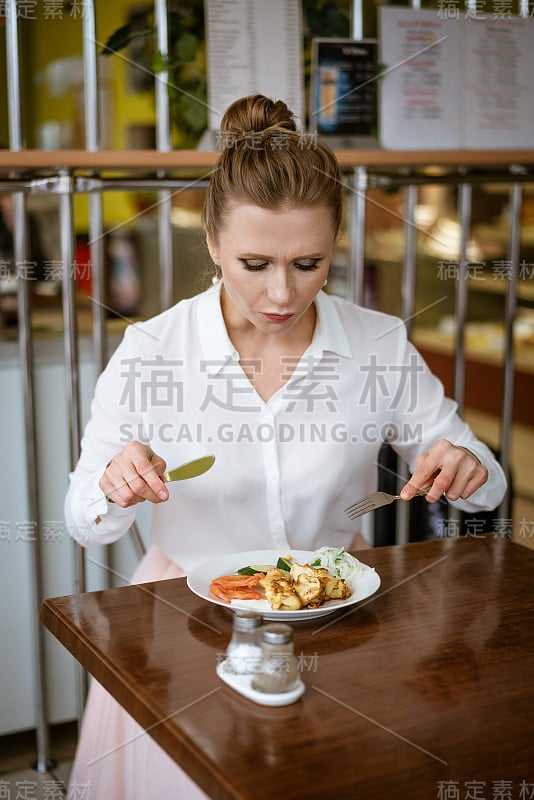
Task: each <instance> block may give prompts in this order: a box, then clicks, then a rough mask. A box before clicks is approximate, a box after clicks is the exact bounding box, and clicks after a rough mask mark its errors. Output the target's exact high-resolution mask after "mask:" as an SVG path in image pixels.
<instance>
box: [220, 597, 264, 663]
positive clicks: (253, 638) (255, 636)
mask: <svg viewBox="0 0 534 800" xmlns="http://www.w3.org/2000/svg"><path fill="white" fill-rule="evenodd" d="M261 623H262V617H261V615H260V614H251V613H250V612H248V611H235V612H234V627H233V630H232V638H231V639H230V642H229V644H228V647H227V649H226V669H227V670H228V672H234V673H236V674H238V675H245V674H250V673H254V672H256V671H257V670H258V668H259V666H260V664H261V660H262V649H261V644H260V637H259V631H260V627H261Z"/></svg>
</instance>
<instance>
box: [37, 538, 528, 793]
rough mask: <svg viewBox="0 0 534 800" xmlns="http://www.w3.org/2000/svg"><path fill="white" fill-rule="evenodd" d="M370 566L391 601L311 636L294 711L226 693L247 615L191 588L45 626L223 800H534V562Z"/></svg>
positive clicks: (62, 611)
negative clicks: (237, 623) (226, 675)
mask: <svg viewBox="0 0 534 800" xmlns="http://www.w3.org/2000/svg"><path fill="white" fill-rule="evenodd" d="M359 556H360V558H362V560H364V561H366V562H367V563H369V564H372V565H374V566H375V567H376V569H377V571H378V573H379V574H380V576H381V579H382V585H381V587H380V589H379V591H378V592H377V593H376V595H375V596H374V597H373V598H370V599H368V600H367V601H363V602H362V603H360V604H359V605H358V606H356V607H355V610H353V611H351V612H350V613H346V614H345V615H343V613H337V614H335V615H332V616H327V617H323V618H320V619H317V620H315V621H308V622H306V623H296V624H295V625H294V629H295V650H296V653H297V655H298V656H299V657H300V661H301V668H302V677H303V679H304V681H305V683H306V687H307V688H306V692H305V694H304V696H303V697H302V698H301V700H300V701H299V702H297V703H295V704H293V705H290V706H286V707H283V708H266V707H263V706H258V705H255V704H253V703H252V702H250V701H248V700H246V699H245V698H243V697H241V696H240V695H238V694H237V693H235V692H234V691H233V690H232V689H230V688H229V687H227V686H226V685H225V684H223V683H222V682H221V681H220V680H219V679H218V678H217V676H216V674H215V667H216V663H217V659H220V658H221V657H222V655H223V653H224V650H225V647H226V645H227V642H228V639H229V636H230V630H231V620H230V614H229V612H228V611H227V610H226V609H224V608H221V607H219V606H215V605H212V604H210V603H207V602H204V601H202V600H201V599H199V598H198V597H196V596H195V595H194V594H192V593H191V592H190V591H189V589H188V588H187V586H186V583H185V580H184V579H177V580H168V581H159V582H155V583H148V584H144V585H142V586H127V587H121V588H118V589H108V590H105V591H100V592H92V593H87V594H82V595H75V596H72V597H60V598H55V599H50V600H46V602H45V603H44V604H43V607H42V612H41V619H42V622H43V623H44V624H45V625H46V627H47V628H49V630H50V631H52V633H53V634H54V635H55V636H56V637H57V638H58V639H59V640H60V641H61V642H62V643H63V644H64V645H65V647H67V649H68V650H70V652H71V653H72V654H73V655H74V656H75V657H76V658H77V659H78V660H79V661H80V662H81V663H82V664H83V665H84V666H85V667H86V668H87V669H88V670H89V672H91V673H92V674H93V675H94V676H95V677H96V678H97V679H98V680H99V681H100V682H101V683H102V684H103V685H104V686H105V687H106V688H107V689H108V690H109V691H110V692H111V693H112V694H113V695H114V696H115V697H116V698H117V700H118V701H119V702H120V703H121V704H122V705H123V706H124V707H125V708H126V709H127V710H128V711H129V712H130V714H131V715H132V716H133V717H134V718H135V719H136V720H137V721H138V722H139V723H140V724H141V725H142V726H143V727H144V728H145V729H146V730H148V731H149V733H150V735H151V736H153V737H154V739H156V741H158V742H159V743H160V745H161V746H162V747H163V748H164V749H165V750H166V751H167V752H168V753H169V754H170V755H171V756H172V758H174V759H175V760H176V761H177V762H178V763H179V764H181V766H182V767H183V768H184V769H185V770H186V771H187V772H188V773H189V774H190V775H191V777H192V778H193V779H194V780H195V781H197V783H198V784H199V785H200V786H201V787H202V788H203V789H204V791H206V792H207V793H208V794H209V795H211V796H212V797H213V798H216V799H217V800H219V798H220V799H224V800H227V798H232V799H235V798H239V800H245V798H247V800H248V799H249V798H250V800H262V798H265V800H267V798H269V800H272V798H273V797H281V798H282V797H284V798H291V800H296V798H310V799H313V798H316V799H317V800H324V798H327V797H331V798H350V799H351V800H352V798H358V800H364V799H367V798H369V800H381V799H382V798H395V800H404V799H406V800H419V798H420V799H421V800H430V798H442V799H444V798H455V799H456V798H458V800H467V798H477V800H478V798H484V800H494V798H495V797H497V798H499V800H505V799H506V800H508V798H510V800H520V799H521V800H523V798H531V797H534V668H533V666H532V664H533V654H534V626H533V611H534V602H533V594H534V592H533V585H534V581H533V575H534V552H532V551H530V550H528V549H525V548H523V547H521V546H519V545H516V544H512V543H511V542H509V541H505V540H502V539H494V538H493V537H491V536H490V537H488V538H479V537H474V538H466V539H447V540H442V541H432V542H420V543H414V544H408V545H402V546H395V547H384V548H377V549H375V550H369V551H363V552H362V553H360V554H359ZM522 786H523V787H524V786H526V787H527V789H525V788H523V789H522V788H521V787H522ZM499 787H500V791H501V793H500V794H495V792H496V791H497V789H499ZM503 787H504V788H503ZM505 790H506V791H505ZM507 792H508V793H507Z"/></svg>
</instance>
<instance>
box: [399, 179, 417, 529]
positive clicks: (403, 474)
mask: <svg viewBox="0 0 534 800" xmlns="http://www.w3.org/2000/svg"><path fill="white" fill-rule="evenodd" d="M404 197H405V210H404V269H403V272H402V287H401V296H402V309H401V315H402V318H403V320H404V322H405V325H406V331H407V334H408V336H410V335H411V331H412V327H413V314H414V306H415V270H416V262H417V236H416V227H415V206H416V204H417V186H413V185H409V186H407V187H406V189H405V191H404ZM408 477H409V474H408V467H407V466H406V464H404V463H402V464H401V465H400V467H399V489H400V487H401V486H403V485H404V484H405V483H406V481H407V480H408ZM396 522H397V544H405V543H406V542H407V541H408V538H409V531H408V528H409V506H408V503H397V508H396Z"/></svg>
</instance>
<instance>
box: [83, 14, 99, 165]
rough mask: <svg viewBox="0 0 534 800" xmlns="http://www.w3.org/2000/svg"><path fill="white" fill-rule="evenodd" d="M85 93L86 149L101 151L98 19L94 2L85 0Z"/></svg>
mask: <svg viewBox="0 0 534 800" xmlns="http://www.w3.org/2000/svg"><path fill="white" fill-rule="evenodd" d="M82 23H83V28H82V32H83V92H84V110H85V120H84V122H85V149H86V150H90V151H91V152H93V151H95V150H99V149H100V108H99V105H98V73H97V64H96V19H95V4H94V2H93V0H85V2H84V8H83V14H82Z"/></svg>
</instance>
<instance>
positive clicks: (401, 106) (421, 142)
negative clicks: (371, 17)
mask: <svg viewBox="0 0 534 800" xmlns="http://www.w3.org/2000/svg"><path fill="white" fill-rule="evenodd" d="M379 20H380V60H381V63H382V65H383V72H382V75H381V77H380V85H379V92H380V110H379V118H380V144H381V145H382V147H385V148H388V149H391V150H420V149H424V148H431V149H444V148H458V147H460V139H461V114H460V109H461V108H462V102H461V97H462V88H461V87H462V81H463V77H464V76H463V74H462V68H461V63H460V62H459V59H458V54H459V53H460V52H461V33H462V26H461V25H457V24H456V22H457V21H456V20H442V19H439V17H438V14H437V11H435V10H432V11H431V10H428V11H427V10H424V11H417V10H412V9H406V8H381V9H380V17H379Z"/></svg>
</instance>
